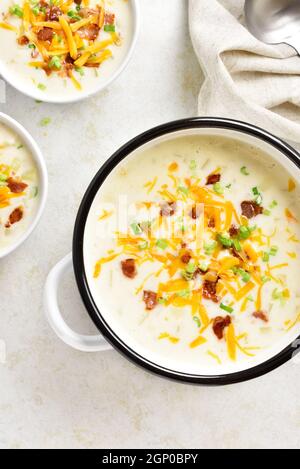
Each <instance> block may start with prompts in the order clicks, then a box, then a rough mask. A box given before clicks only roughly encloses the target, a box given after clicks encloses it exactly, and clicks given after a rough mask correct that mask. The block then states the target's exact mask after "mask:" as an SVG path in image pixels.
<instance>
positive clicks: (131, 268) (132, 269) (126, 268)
mask: <svg viewBox="0 0 300 469" xmlns="http://www.w3.org/2000/svg"><path fill="white" fill-rule="evenodd" d="M121 267H122V272H123V274H124V275H125V277H128V278H134V277H136V275H137V269H136V265H135V260H134V259H126V260H125V261H121Z"/></svg>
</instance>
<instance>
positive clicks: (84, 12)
mask: <svg viewBox="0 0 300 469" xmlns="http://www.w3.org/2000/svg"><path fill="white" fill-rule="evenodd" d="M97 13H98V11H97V10H95V9H93V8H81V9H80V10H79V15H80V16H81V17H82V18H88V17H89V16H94V15H97Z"/></svg>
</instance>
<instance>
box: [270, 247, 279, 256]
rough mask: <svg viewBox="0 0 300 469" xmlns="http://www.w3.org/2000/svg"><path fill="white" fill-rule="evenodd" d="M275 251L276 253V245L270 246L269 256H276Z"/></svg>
mask: <svg viewBox="0 0 300 469" xmlns="http://www.w3.org/2000/svg"><path fill="white" fill-rule="evenodd" d="M277 253H278V246H271V249H270V256H276V254H277Z"/></svg>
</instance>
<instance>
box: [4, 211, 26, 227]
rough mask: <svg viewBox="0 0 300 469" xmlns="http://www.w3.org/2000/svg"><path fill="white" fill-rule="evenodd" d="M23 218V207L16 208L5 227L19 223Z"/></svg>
mask: <svg viewBox="0 0 300 469" xmlns="http://www.w3.org/2000/svg"><path fill="white" fill-rule="evenodd" d="M22 218H23V209H22V207H18V208H15V209H14V210H13V211H12V212H11V214H10V215H9V219H8V222H7V223H6V225H5V228H10V226H11V225H13V224H14V223H18V222H19V221H20V220H22Z"/></svg>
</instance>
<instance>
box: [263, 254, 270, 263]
mask: <svg viewBox="0 0 300 469" xmlns="http://www.w3.org/2000/svg"><path fill="white" fill-rule="evenodd" d="M262 260H263V262H269V260H270V254H269V253H268V252H264V253H263V256H262Z"/></svg>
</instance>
